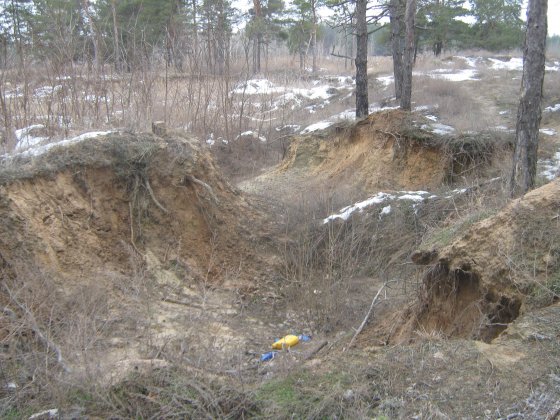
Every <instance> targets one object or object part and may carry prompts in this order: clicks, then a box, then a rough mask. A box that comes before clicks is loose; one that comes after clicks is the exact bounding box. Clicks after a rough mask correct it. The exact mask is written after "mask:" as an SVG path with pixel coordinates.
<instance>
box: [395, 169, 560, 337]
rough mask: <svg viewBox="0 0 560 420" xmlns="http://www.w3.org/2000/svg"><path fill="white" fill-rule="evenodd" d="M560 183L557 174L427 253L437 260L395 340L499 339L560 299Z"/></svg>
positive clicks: (425, 260)
mask: <svg viewBox="0 0 560 420" xmlns="http://www.w3.org/2000/svg"><path fill="white" fill-rule="evenodd" d="M559 212H560V182H559V181H558V180H555V181H553V182H551V183H549V184H546V185H544V186H543V187H541V188H538V189H536V190H534V191H531V192H529V193H528V194H526V195H525V196H523V197H522V198H519V199H517V200H515V201H513V202H511V203H510V204H509V205H508V206H506V207H505V208H504V209H503V210H502V211H500V212H499V213H498V214H496V215H495V216H492V217H490V218H488V219H486V220H483V221H481V222H479V223H476V224H475V225H473V226H472V227H471V228H470V229H469V230H468V231H467V232H466V233H465V234H464V235H462V236H461V237H460V238H458V239H457V240H455V241H454V242H453V243H451V244H450V245H449V246H447V247H445V248H443V249H435V250H434V249H432V250H426V251H420V252H419V253H418V254H417V255H416V258H415V259H416V260H417V261H418V262H420V263H422V264H425V265H430V268H429V269H428V270H427V272H426V274H425V276H424V279H423V288H422V296H421V297H420V299H419V301H418V302H417V304H416V306H415V307H414V308H413V309H410V310H408V311H407V313H406V315H405V317H404V318H406V321H405V322H404V323H402V324H400V325H399V327H398V328H396V332H395V333H394V334H393V336H392V340H394V341H399V342H400V341H403V340H407V339H410V337H411V335H412V333H413V332H414V331H425V332H432V333H437V334H442V335H443V336H450V337H465V338H477V339H482V340H484V341H491V340H492V339H494V338H495V337H496V336H498V335H499V334H500V333H501V332H502V331H504V330H505V329H506V328H507V327H508V325H509V324H510V323H511V322H512V321H514V320H515V319H516V318H517V317H518V316H519V315H521V314H522V313H524V312H526V311H527V310H531V309H534V308H535V307H542V306H547V305H550V304H553V303H555V302H557V301H558V294H559V286H560V281H559V279H560V240H559V238H560V220H559Z"/></svg>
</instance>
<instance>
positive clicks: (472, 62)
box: [456, 56, 482, 67]
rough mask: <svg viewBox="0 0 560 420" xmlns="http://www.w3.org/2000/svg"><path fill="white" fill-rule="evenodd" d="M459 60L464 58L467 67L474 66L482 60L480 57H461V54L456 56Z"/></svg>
mask: <svg viewBox="0 0 560 420" xmlns="http://www.w3.org/2000/svg"><path fill="white" fill-rule="evenodd" d="M456 58H459V59H461V60H465V61H466V62H467V65H468V66H469V67H476V66H477V65H478V63H479V62H481V61H482V57H463V56H456Z"/></svg>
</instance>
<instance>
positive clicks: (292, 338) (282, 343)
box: [272, 334, 299, 350]
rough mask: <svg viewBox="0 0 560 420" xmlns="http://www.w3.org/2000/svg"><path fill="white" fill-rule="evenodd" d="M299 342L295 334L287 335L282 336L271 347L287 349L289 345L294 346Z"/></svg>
mask: <svg viewBox="0 0 560 420" xmlns="http://www.w3.org/2000/svg"><path fill="white" fill-rule="evenodd" d="M298 343H299V338H298V337H297V336H296V335H291V334H290V335H287V336H286V337H284V338H281V339H280V340H278V341H276V342H275V343H274V344H273V345H272V348H273V349H274V350H282V349H289V348H290V347H294V346H295V345H297V344H298Z"/></svg>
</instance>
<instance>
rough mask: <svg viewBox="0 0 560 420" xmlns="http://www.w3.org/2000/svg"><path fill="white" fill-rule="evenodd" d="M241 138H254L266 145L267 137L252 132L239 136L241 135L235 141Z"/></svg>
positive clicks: (248, 131) (245, 132)
mask: <svg viewBox="0 0 560 420" xmlns="http://www.w3.org/2000/svg"><path fill="white" fill-rule="evenodd" d="M240 137H253V138H255V139H259V140H260V141H261V142H263V143H266V137H264V136H259V134H258V133H255V132H254V131H252V130H247V131H244V132H243V133H241V134H239V135H238V136H237V137H236V138H235V140H237V139H238V138H240Z"/></svg>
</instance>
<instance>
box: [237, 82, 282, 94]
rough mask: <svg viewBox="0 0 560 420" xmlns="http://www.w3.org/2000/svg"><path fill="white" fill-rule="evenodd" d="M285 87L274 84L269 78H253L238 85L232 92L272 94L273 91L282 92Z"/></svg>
mask: <svg viewBox="0 0 560 420" xmlns="http://www.w3.org/2000/svg"><path fill="white" fill-rule="evenodd" d="M284 91H285V88H283V87H279V86H276V85H274V83H272V82H271V81H270V80H267V79H252V80H247V81H246V82H245V83H242V84H241V85H239V86H238V87H236V88H235V89H234V90H233V91H232V93H237V94H239V95H270V94H271V93H282V92H284Z"/></svg>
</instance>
